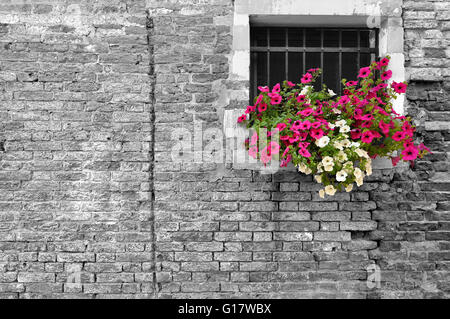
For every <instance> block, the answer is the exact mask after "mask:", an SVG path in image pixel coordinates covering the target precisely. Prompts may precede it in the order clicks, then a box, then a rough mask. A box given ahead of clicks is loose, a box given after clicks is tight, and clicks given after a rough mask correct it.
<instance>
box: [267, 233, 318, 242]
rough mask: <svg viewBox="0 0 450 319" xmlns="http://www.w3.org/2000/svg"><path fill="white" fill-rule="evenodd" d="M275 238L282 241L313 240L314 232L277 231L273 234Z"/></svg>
mask: <svg viewBox="0 0 450 319" xmlns="http://www.w3.org/2000/svg"><path fill="white" fill-rule="evenodd" d="M273 239H274V240H282V241H311V240H312V239H313V233H311V232H276V233H274V234H273Z"/></svg>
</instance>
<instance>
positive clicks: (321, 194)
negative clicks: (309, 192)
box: [319, 189, 325, 198]
mask: <svg viewBox="0 0 450 319" xmlns="http://www.w3.org/2000/svg"><path fill="white" fill-rule="evenodd" d="M319 196H320V198H325V191H324V190H323V189H321V190H320V191H319Z"/></svg>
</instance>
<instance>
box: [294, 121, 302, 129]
mask: <svg viewBox="0 0 450 319" xmlns="http://www.w3.org/2000/svg"><path fill="white" fill-rule="evenodd" d="M301 124H302V121H300V120H297V121H295V122H294V124H292V129H294V130H299V129H300V125H301Z"/></svg>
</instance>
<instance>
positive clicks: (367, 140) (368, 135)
mask: <svg viewBox="0 0 450 319" xmlns="http://www.w3.org/2000/svg"><path fill="white" fill-rule="evenodd" d="M361 141H362V142H363V143H367V144H369V143H372V141H373V135H372V133H371V132H370V131H367V132H364V133H363V134H362V136H361Z"/></svg>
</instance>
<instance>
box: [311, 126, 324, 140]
mask: <svg viewBox="0 0 450 319" xmlns="http://www.w3.org/2000/svg"><path fill="white" fill-rule="evenodd" d="M309 133H310V135H311V137H312V138H313V139H316V140H318V139H320V138H321V137H322V136H323V135H324V134H325V133H324V132H323V130H322V129H320V128H319V129H312V130H311V131H310V132H309Z"/></svg>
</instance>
